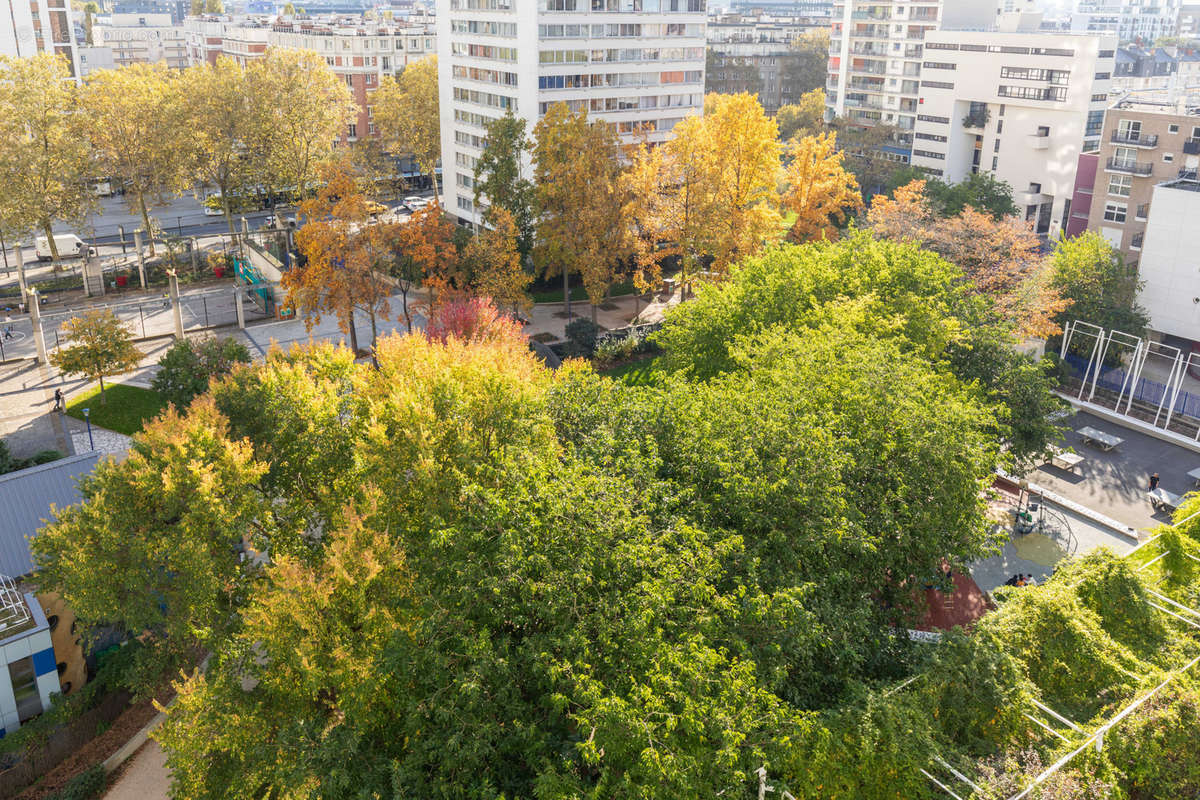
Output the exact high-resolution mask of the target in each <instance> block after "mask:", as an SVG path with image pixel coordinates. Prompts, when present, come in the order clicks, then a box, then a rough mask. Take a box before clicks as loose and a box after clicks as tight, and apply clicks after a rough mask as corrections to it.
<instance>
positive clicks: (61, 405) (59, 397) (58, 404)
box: [54, 389, 66, 414]
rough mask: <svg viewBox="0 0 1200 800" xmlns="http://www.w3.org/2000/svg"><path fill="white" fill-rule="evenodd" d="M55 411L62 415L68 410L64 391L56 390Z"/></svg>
mask: <svg viewBox="0 0 1200 800" xmlns="http://www.w3.org/2000/svg"><path fill="white" fill-rule="evenodd" d="M54 410H55V411H57V412H59V413H60V414H61V413H62V412H63V411H65V410H66V403H65V401H64V399H63V392H62V389H55V390H54Z"/></svg>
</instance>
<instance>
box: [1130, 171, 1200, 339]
mask: <svg viewBox="0 0 1200 800" xmlns="http://www.w3.org/2000/svg"><path fill="white" fill-rule="evenodd" d="M1150 203H1151V205H1152V207H1153V209H1154V211H1153V213H1152V214H1151V217H1150V220H1149V223H1148V224H1147V226H1146V233H1145V242H1144V245H1143V249H1142V252H1141V260H1140V263H1139V264H1138V278H1139V279H1140V280H1141V283H1142V286H1141V290H1140V291H1139V292H1138V302H1139V303H1140V304H1141V306H1142V307H1143V308H1145V309H1146V311H1147V312H1148V314H1149V316H1150V328H1151V330H1154V331H1157V332H1158V333H1160V334H1165V335H1166V336H1174V337H1178V338H1180V339H1184V340H1187V341H1190V342H1195V341H1197V340H1200V270H1198V269H1196V254H1197V253H1200V225H1197V224H1196V220H1197V219H1200V182H1198V181H1196V180H1195V178H1194V177H1191V178H1176V179H1174V180H1167V181H1160V182H1159V183H1158V184H1157V185H1156V186H1154V187H1153V188H1152V190H1151V200H1150Z"/></svg>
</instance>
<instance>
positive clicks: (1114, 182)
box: [1108, 175, 1133, 197]
mask: <svg viewBox="0 0 1200 800" xmlns="http://www.w3.org/2000/svg"><path fill="white" fill-rule="evenodd" d="M1131 191H1133V177H1132V176H1130V175H1113V176H1111V177H1109V179H1108V193H1109V194H1113V195H1116V196H1117V197H1129V193H1130V192H1131Z"/></svg>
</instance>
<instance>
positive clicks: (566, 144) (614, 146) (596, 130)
mask: <svg viewBox="0 0 1200 800" xmlns="http://www.w3.org/2000/svg"><path fill="white" fill-rule="evenodd" d="M533 136H534V144H533V174H534V186H535V188H534V205H535V210H536V218H537V223H536V224H537V244H536V246H535V247H534V251H533V252H534V258H535V262H536V263H537V264H538V266H539V267H540V268H541V270H542V272H543V274H545V275H546V276H547V277H553V276H554V275H559V274H561V275H563V276H564V277H565V278H566V279H569V277H570V274H571V273H573V272H578V273H579V275H580V277H581V278H582V279H583V286H584V288H585V289H586V290H587V293H588V300H589V301H590V302H591V304H592V317H593V319H594V318H595V314H596V306H597V305H599V304H600V303H601V302H602V301H603V300H604V296H605V295H606V294H607V292H608V289H609V287H610V286H611V285H612V283H613V280H614V279H615V275H616V269H617V267H618V266H619V264H620V263H621V261H622V260H623V259H624V258H625V257H626V256H627V255H628V252H629V248H628V242H627V238H626V236H625V228H624V226H623V224H622V222H621V210H622V206H623V205H624V204H625V200H624V189H623V188H622V184H621V171H622V164H621V161H622V153H621V142H620V139H619V138H618V136H617V132H616V129H615V128H614V127H613V125H612V124H611V123H608V122H604V121H603V120H590V119H588V115H587V112H586V111H579V112H572V111H570V110H569V109H568V108H567V106H566V104H565V103H556V104H555V105H553V106H551V107H550V109H549V111H547V112H546V115H545V116H544V117H542V119H541V120H539V121H538V124H537V125H536V126H535V127H534V129H533ZM565 283H566V280H564V284H565ZM564 294H565V295H566V296H567V297H569V293H567V291H566V290H565V291H564ZM568 302H569V301H568Z"/></svg>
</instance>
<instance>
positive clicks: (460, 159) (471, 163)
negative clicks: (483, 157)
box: [454, 153, 479, 169]
mask: <svg viewBox="0 0 1200 800" xmlns="http://www.w3.org/2000/svg"><path fill="white" fill-rule="evenodd" d="M478 161H479V159H478V158H476V157H475V156H473V155H469V154H467V153H455V154H454V163H455V164H458V165H459V166H460V167H470V168H471V169H475V164H476V162H478Z"/></svg>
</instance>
